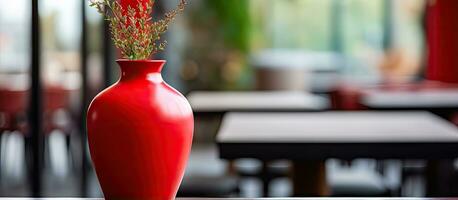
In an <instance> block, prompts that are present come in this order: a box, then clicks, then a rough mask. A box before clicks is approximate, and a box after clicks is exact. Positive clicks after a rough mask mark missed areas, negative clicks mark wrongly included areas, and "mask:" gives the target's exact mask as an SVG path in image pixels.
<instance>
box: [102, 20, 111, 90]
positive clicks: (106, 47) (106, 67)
mask: <svg viewBox="0 0 458 200" xmlns="http://www.w3.org/2000/svg"><path fill="white" fill-rule="evenodd" d="M110 35H111V33H110V25H109V22H108V21H107V20H103V35H102V41H103V44H102V45H103V46H102V47H103V50H102V51H103V85H104V88H107V87H109V86H110V85H111V84H112V83H111V79H112V75H111V74H112V70H111V66H112V64H113V57H114V56H113V45H112V42H111V37H110Z"/></svg>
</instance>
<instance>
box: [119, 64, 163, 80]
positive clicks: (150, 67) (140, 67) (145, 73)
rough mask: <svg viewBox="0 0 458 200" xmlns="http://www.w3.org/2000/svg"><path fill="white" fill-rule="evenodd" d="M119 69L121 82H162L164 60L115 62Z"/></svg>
mask: <svg viewBox="0 0 458 200" xmlns="http://www.w3.org/2000/svg"><path fill="white" fill-rule="evenodd" d="M116 62H117V63H118V64H119V66H120V67H121V81H129V80H138V79H154V80H156V81H158V79H160V81H162V77H161V71H162V68H163V67H164V65H165V63H166V61H165V60H117V61H116Z"/></svg>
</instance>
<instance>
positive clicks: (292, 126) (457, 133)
mask: <svg viewBox="0 0 458 200" xmlns="http://www.w3.org/2000/svg"><path fill="white" fill-rule="evenodd" d="M217 143H218V147H219V150H220V157H221V158H223V159H228V160H233V159H238V158H256V159H260V160H265V161H269V160H276V159H289V160H292V161H293V162H294V167H293V168H294V169H293V173H294V174H295V176H294V177H293V183H294V190H295V191H294V193H295V196H325V195H327V194H328V190H327V188H326V183H325V176H326V175H325V170H324V167H323V166H324V160H326V159H329V158H338V159H353V158H374V159H428V160H440V159H454V158H456V157H458V130H457V129H456V128H455V127H454V125H452V124H450V123H449V122H447V121H445V120H443V119H441V118H439V117H436V116H435V115H432V114H429V113H427V112H322V113H229V114H227V115H226V116H225V117H224V119H223V122H222V126H221V129H220V131H219V134H218V136H217ZM437 168H439V167H437ZM432 171H434V173H435V176H434V177H440V178H436V179H434V177H430V178H431V179H429V180H428V181H429V184H436V183H438V182H441V181H446V180H444V179H446V178H448V179H450V178H451V177H450V176H449V175H443V173H444V172H445V171H447V170H443V169H432ZM298 174H299V175H301V176H296V175H298ZM304 176H305V177H309V178H308V179H303V178H301V177H304ZM310 177H313V179H311V178H310ZM304 186H305V187H304ZM439 194H440V193H439ZM430 195H434V194H431V193H430Z"/></svg>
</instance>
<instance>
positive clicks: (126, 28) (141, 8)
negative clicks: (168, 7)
mask: <svg viewBox="0 0 458 200" xmlns="http://www.w3.org/2000/svg"><path fill="white" fill-rule="evenodd" d="M90 5H91V7H94V8H96V9H97V11H98V12H99V13H100V14H102V15H103V16H104V17H105V20H107V21H108V22H109V24H110V32H111V36H112V39H113V42H114V44H115V46H116V47H117V48H118V49H119V50H120V51H121V54H122V57H123V58H126V59H129V60H145V59H148V58H149V57H150V56H151V55H153V54H156V53H158V52H160V51H163V50H164V49H165V46H166V45H167V41H165V40H161V39H162V38H161V36H162V34H164V33H165V32H166V31H167V30H168V26H169V24H170V23H171V22H172V21H173V19H174V18H175V16H176V15H177V14H178V13H180V12H182V11H183V10H184V9H185V6H186V0H180V3H179V4H178V7H177V8H176V9H174V10H172V11H169V12H168V13H166V14H165V17H164V19H160V20H157V21H153V19H152V17H151V16H150V14H151V12H152V9H153V8H152V5H154V0H148V2H147V3H146V4H145V3H141V2H140V0H138V6H137V8H132V7H130V6H128V7H127V10H125V8H123V7H122V6H121V5H120V3H119V2H118V1H117V0H98V1H97V0H93V1H91V4H90Z"/></svg>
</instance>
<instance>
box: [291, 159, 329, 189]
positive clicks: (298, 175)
mask: <svg viewBox="0 0 458 200" xmlns="http://www.w3.org/2000/svg"><path fill="white" fill-rule="evenodd" d="M292 179H293V190H294V196H295V197H314V196H315V197H316V196H329V194H330V192H329V188H328V185H327V182H326V168H325V162H324V161H294V163H293V174H292Z"/></svg>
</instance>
